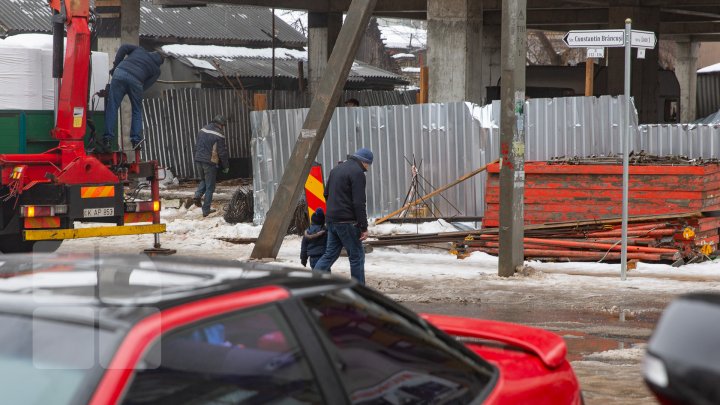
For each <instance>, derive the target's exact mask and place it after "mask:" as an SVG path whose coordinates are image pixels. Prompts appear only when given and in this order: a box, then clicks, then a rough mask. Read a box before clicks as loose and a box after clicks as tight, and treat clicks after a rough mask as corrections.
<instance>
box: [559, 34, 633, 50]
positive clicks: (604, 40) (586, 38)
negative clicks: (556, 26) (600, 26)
mask: <svg viewBox="0 0 720 405" xmlns="http://www.w3.org/2000/svg"><path fill="white" fill-rule="evenodd" d="M563 41H564V42H565V43H566V44H567V46H568V47H570V48H602V47H606V46H610V47H621V46H624V45H625V31H623V30H591V31H586V30H577V31H570V32H568V33H567V34H565V36H564V37H563Z"/></svg>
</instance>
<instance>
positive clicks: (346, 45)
mask: <svg viewBox="0 0 720 405" xmlns="http://www.w3.org/2000/svg"><path fill="white" fill-rule="evenodd" d="M376 2H377V0H353V1H352V4H351V5H350V10H349V11H348V14H347V17H346V18H345V22H344V24H343V26H342V28H341V29H340V34H339V36H338V39H337V42H336V44H335V47H334V48H333V51H332V53H331V55H330V60H328V63H327V67H326V68H325V72H324V74H323V77H322V80H320V83H319V86H318V90H317V92H315V96H314V97H313V100H312V104H311V105H310V111H309V112H308V115H307V117H306V118H305V122H304V124H303V126H302V129H301V130H300V134H299V136H298V138H297V141H296V142H295V146H294V147H293V151H292V153H291V155H290V160H289V161H288V163H287V164H286V165H285V171H284V173H283V176H282V179H281V180H280V184H279V185H278V188H277V191H276V193H275V197H274V198H273V201H272V204H271V206H270V210H269V211H268V213H267V215H266V217H265V223H264V224H263V227H262V229H261V230H260V235H259V236H258V241H257V243H256V244H255V247H254V248H253V251H252V254H251V258H253V259H263V258H276V257H277V254H278V252H279V250H280V246H281V245H282V241H283V238H284V237H285V233H286V231H287V228H288V225H289V224H290V220H291V219H292V215H290V213H292V212H294V211H295V208H296V205H297V201H298V199H299V198H300V193H301V192H302V191H303V190H304V186H305V180H306V179H307V177H308V174H310V167H311V166H312V163H313V162H314V161H315V158H316V157H317V154H318V151H319V150H320V146H321V145H322V141H323V138H325V132H326V131H327V127H328V125H329V124H330V119H331V118H332V115H333V112H334V111H335V106H337V105H338V102H339V101H340V94H341V92H342V89H343V85H344V84H345V82H346V80H347V77H348V73H349V72H350V67H351V66H352V63H353V60H354V58H355V54H356V53H357V50H358V48H359V46H360V42H361V40H362V38H363V34H364V33H365V30H366V29H367V26H368V22H369V21H370V17H371V15H372V12H373V10H374V8H375V4H376Z"/></svg>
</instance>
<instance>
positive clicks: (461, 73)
mask: <svg viewBox="0 0 720 405" xmlns="http://www.w3.org/2000/svg"><path fill="white" fill-rule="evenodd" d="M427 9H428V14H427V15H428V50H427V60H428V69H429V74H430V89H429V90H430V102H431V103H441V102H448V101H472V102H475V103H482V101H483V99H484V96H485V89H484V86H483V82H482V79H481V78H482V64H481V61H482V54H483V18H482V2H479V1H473V0H428V2H427ZM498 41H499V36H498ZM498 59H499V58H498ZM498 62H499V60H498Z"/></svg>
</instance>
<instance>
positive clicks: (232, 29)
mask: <svg viewBox="0 0 720 405" xmlns="http://www.w3.org/2000/svg"><path fill="white" fill-rule="evenodd" d="M50 15H51V13H50V8H49V7H48V6H47V2H46V0H1V1H0V36H7V35H14V34H19V33H26V32H41V33H50V30H51V27H50ZM275 30H276V31H277V39H278V41H277V42H278V46H281V45H284V46H287V47H293V48H297V47H302V46H304V45H305V43H306V42H307V40H306V39H305V37H304V36H303V35H302V34H300V33H299V32H297V31H296V30H295V29H293V28H292V27H290V26H289V25H288V24H287V23H286V22H285V21H283V20H282V19H280V18H279V17H276V18H275ZM271 31H272V12H271V11H270V9H268V8H265V7H251V6H227V5H208V6H206V7H194V8H190V9H188V8H162V7H161V6H158V5H154V4H152V3H151V2H149V1H142V2H141V3H140V36H141V37H146V38H147V37H152V38H160V39H162V38H167V39H179V40H185V41H182V42H191V41H192V40H204V41H205V42H214V41H216V42H218V43H235V44H239V43H246V44H255V45H257V46H270V45H271V43H272V37H271V35H270V32H271Z"/></svg>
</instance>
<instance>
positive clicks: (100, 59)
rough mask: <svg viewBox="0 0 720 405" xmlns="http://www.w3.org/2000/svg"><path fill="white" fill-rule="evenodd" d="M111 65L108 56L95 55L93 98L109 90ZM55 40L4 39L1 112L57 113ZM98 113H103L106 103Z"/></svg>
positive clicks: (34, 36) (100, 104) (48, 37)
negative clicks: (53, 75)
mask: <svg viewBox="0 0 720 405" xmlns="http://www.w3.org/2000/svg"><path fill="white" fill-rule="evenodd" d="M109 70H110V62H109V59H108V54H107V53H105V52H93V53H92V77H91V79H90V94H91V95H92V94H95V93H96V92H97V91H98V90H100V89H103V88H105V85H106V84H107V82H108V77H109V75H108V71H109ZM54 86H55V80H54V79H53V77H52V36H51V35H45V34H21V35H15V36H12V37H8V38H6V39H4V40H2V39H0V89H2V91H0V110H53V108H54V102H55V87H54ZM96 104H97V106H96V107H95V110H103V105H104V104H103V101H102V100H101V99H100V100H99V102H97V103H96Z"/></svg>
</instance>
